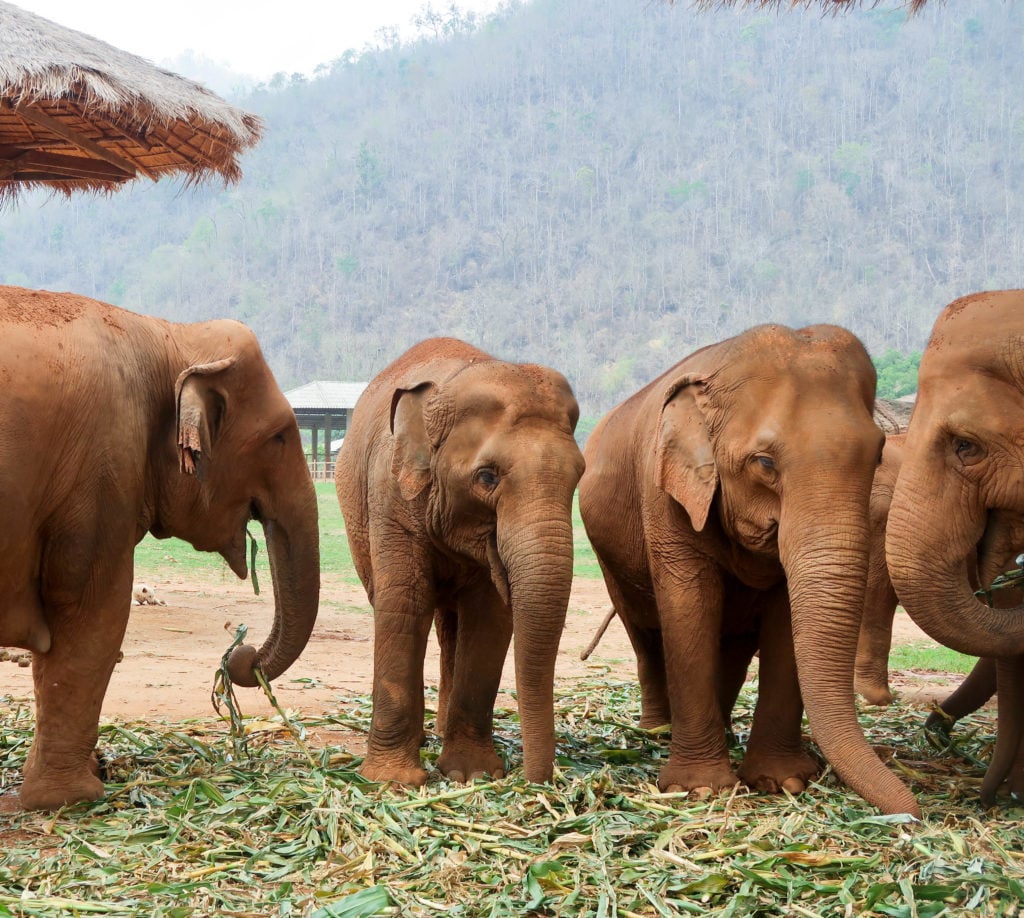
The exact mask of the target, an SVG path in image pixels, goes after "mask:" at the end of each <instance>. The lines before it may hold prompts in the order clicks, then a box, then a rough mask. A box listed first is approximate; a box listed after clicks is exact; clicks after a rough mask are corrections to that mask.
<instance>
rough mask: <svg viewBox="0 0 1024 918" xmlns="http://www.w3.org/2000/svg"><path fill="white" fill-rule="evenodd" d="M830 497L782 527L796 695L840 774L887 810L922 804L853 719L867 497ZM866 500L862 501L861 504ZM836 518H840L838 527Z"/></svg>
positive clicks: (803, 509)
mask: <svg viewBox="0 0 1024 918" xmlns="http://www.w3.org/2000/svg"><path fill="white" fill-rule="evenodd" d="M843 503H844V501H842V500H840V499H839V498H837V497H836V495H834V494H833V495H830V498H829V500H828V501H827V503H826V504H825V505H822V506H812V507H801V509H800V513H799V515H798V516H796V519H795V521H793V520H792V519H791V520H790V522H789V525H786V523H785V520H784V521H783V523H782V524H781V525H780V528H779V551H780V556H781V559H782V563H783V566H784V567H785V570H786V576H787V581H788V585H789V596H790V607H791V610H792V620H793V643H794V651H795V654H796V662H797V672H798V676H799V680H800V692H801V694H802V696H803V700H804V704H805V706H806V709H807V718H808V720H809V721H810V725H811V731H812V733H813V735H814V739H815V741H816V742H817V744H818V747H819V748H820V749H821V751H822V753H823V754H824V756H825V758H826V759H828V761H829V762H830V763H831V765H832V767H833V768H835V770H836V772H837V773H838V774H839V776H840V777H841V778H842V779H843V780H844V781H845V782H846V783H847V784H848V785H849V786H850V787H851V788H853V790H855V791H856V792H857V793H858V794H860V795H861V796H862V797H863V798H864V799H865V800H867V801H868V802H869V803H872V804H874V805H875V806H877V807H878V808H879V809H880V810H882V812H884V813H909V814H911V815H913V816H917V817H920V815H921V809H920V807H919V805H918V803H917V800H916V799H915V798H914V795H913V794H912V793H911V791H910V789H909V788H908V787H906V786H905V785H904V784H903V783H902V782H901V781H900V780H899V779H898V778H897V777H896V776H895V775H894V774H893V773H892V772H891V771H889V769H888V768H886V767H885V765H884V764H883V763H882V761H881V760H880V759H879V758H878V756H877V755H876V753H875V752H874V750H873V749H872V748H871V747H870V746H869V745H868V742H867V740H866V739H865V737H864V733H863V731H862V730H861V727H860V724H859V723H858V722H857V709H856V705H855V702H854V691H853V674H854V658H855V654H856V649H857V638H858V634H859V631H860V622H861V616H862V610H863V604H864V590H865V582H866V578H867V568H868V520H867V506H866V502H862V501H861V500H860V499H859V497H858V496H857V495H851V496H850V497H849V498H847V499H846V500H845V504H846V506H845V508H844V507H843V506H842V504H843ZM861 503H863V504H864V505H863V506H860V504H861ZM836 520H845V521H846V523H845V524H844V525H842V526H837V525H836V524H835V521H836Z"/></svg>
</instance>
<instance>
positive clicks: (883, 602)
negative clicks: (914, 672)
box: [853, 434, 906, 705]
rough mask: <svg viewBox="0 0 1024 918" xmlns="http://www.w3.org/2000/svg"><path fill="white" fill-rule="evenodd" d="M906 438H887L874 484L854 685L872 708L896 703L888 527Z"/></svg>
mask: <svg viewBox="0 0 1024 918" xmlns="http://www.w3.org/2000/svg"><path fill="white" fill-rule="evenodd" d="M905 438H906V434H890V435H889V436H887V437H886V438H885V446H884V448H883V449H882V461H881V462H880V463H879V464H878V468H877V469H876V470H875V477H874V479H873V481H872V483H871V503H870V513H869V520H870V524H871V543H870V552H869V555H868V580H867V588H866V591H865V594H864V617H863V619H862V620H861V626H860V638H859V639H858V641H857V657H856V662H855V664H854V679H853V685H854V689H855V690H856V691H857V692H858V694H860V695H861V696H862V697H863V698H864V700H865V701H866V702H867V703H868V704H874V705H889V704H892V701H893V696H892V690H891V689H890V688H889V650H890V648H891V646H892V620H893V616H894V615H895V613H896V606H897V605H898V604H899V601H898V600H897V598H896V591H895V590H894V589H893V588H892V581H891V580H890V579H889V568H888V567H886V564H885V525H886V521H887V520H888V518H889V504H890V503H891V502H892V489H893V487H894V486H895V484H896V476H897V475H898V474H899V470H900V464H901V463H902V461H903V441H904V439H905Z"/></svg>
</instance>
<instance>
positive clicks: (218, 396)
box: [174, 357, 235, 478]
mask: <svg viewBox="0 0 1024 918" xmlns="http://www.w3.org/2000/svg"><path fill="white" fill-rule="evenodd" d="M234 363H235V358H234V357H225V358H224V359H223V360H217V361H215V362H213V363H201V364H195V365H194V366H191V367H189V368H188V369H187V370H183V371H182V372H181V374H180V375H179V376H178V380H177V382H176V383H175V384H174V402H175V406H176V409H175V410H176V423H177V428H178V467H179V468H180V469H181V471H182V472H184V473H185V474H186V475H198V477H200V478H201V477H202V475H201V474H200V465H199V461H200V457H201V456H203V455H205V456H206V457H207V458H209V457H210V456H212V455H213V445H214V442H215V441H216V439H217V434H218V432H219V431H220V427H221V423H222V422H223V420H224V411H225V408H226V406H227V402H226V400H225V398H224V395H223V393H222V392H221V391H220V389H219V388H218V387H217V386H216V380H217V377H218V376H219V374H221V373H223V372H224V371H225V370H227V369H229V368H230V367H232V366H233V365H234Z"/></svg>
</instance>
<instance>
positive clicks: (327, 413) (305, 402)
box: [284, 380, 368, 480]
mask: <svg viewBox="0 0 1024 918" xmlns="http://www.w3.org/2000/svg"><path fill="white" fill-rule="evenodd" d="M367 385H368V384H367V383H364V382H334V381H330V380H317V381H314V382H310V383H306V385H304V386H299V387H298V388H297V389H289V390H288V391H287V392H285V394H284V397H285V398H286V399H288V403H289V404H290V405H291V406H292V410H293V411H294V412H295V417H296V419H297V420H298V422H299V430H308V431H309V432H310V438H311V449H310V454H309V455H310V459H309V469H310V472H311V473H312V475H313V478H314V479H316V480H321V479H327V478H331V477H332V476H333V475H334V460H333V458H332V453H333V452H334V442H335V441H337V435H338V434H341V435H342V438H343V437H344V434H345V431H347V430H348V427H349V424H351V423H352V409H353V408H355V406H356V402H357V401H358V400H359V396H360V395H362V394H363V390H364V389H365V388H366V386H367ZM321 430H322V431H323V434H324V435H323V448H322V450H321V447H320V431H321ZM332 438H334V439H332ZM337 442H340V441H337Z"/></svg>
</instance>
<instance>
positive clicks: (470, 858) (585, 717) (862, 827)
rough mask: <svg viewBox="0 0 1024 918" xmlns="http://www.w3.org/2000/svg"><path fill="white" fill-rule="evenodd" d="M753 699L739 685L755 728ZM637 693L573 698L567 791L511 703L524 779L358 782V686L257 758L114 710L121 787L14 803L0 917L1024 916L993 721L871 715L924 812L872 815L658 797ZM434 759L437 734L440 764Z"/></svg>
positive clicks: (223, 740) (876, 735) (110, 729)
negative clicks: (52, 805)
mask: <svg viewBox="0 0 1024 918" xmlns="http://www.w3.org/2000/svg"><path fill="white" fill-rule="evenodd" d="M431 700H432V699H431V698H430V697H428V707H430V702H431ZM750 705H751V696H750V695H749V694H748V693H746V692H745V693H744V695H743V696H742V697H741V700H740V705H739V708H738V712H737V719H736V724H735V727H736V735H737V737H738V739H739V740H741V741H742V740H743V739H745V735H746V731H747V730H748V729H749V724H750V714H751V708H750ZM638 706H639V696H638V691H637V689H636V688H635V686H634V685H633V684H632V683H620V682H606V681H602V680H601V679H599V678H596V677H595V678H594V679H591V680H589V681H588V682H586V683H584V684H580V685H578V686H574V687H573V688H572V690H571V691H566V692H562V693H560V694H559V696H558V699H557V729H558V734H559V744H558V768H557V773H556V776H555V780H554V782H553V783H552V785H551V786H542V785H531V784H527V783H525V782H524V781H523V779H522V772H521V769H520V768H518V767H517V766H518V764H519V758H520V749H521V746H520V741H519V731H518V723H517V718H516V716H515V715H514V714H513V713H510V712H508V711H499V712H498V714H497V717H496V733H497V735H498V737H499V740H498V742H499V747H500V748H501V749H502V751H503V753H504V754H505V756H506V757H507V758H508V759H509V760H510V761H511V764H512V766H513V769H512V773H511V776H510V777H508V778H505V779H503V780H500V781H495V782H478V783H476V784H470V785H456V784H450V783H449V782H447V781H446V780H444V779H442V778H440V777H437V776H436V775H435V777H434V778H433V779H432V780H431V781H430V782H429V783H428V785H427V786H426V787H425V788H423V789H421V790H409V789H403V788H390V787H384V786H379V785H376V784H370V783H367V782H366V781H364V780H363V779H362V778H361V777H360V776H359V774H358V773H357V771H356V768H357V766H358V764H359V760H358V758H357V757H355V756H354V755H353V753H352V752H351V751H348V750H349V749H358V750H359V751H361V748H362V738H361V734H363V733H365V731H366V730H367V728H368V724H369V715H370V703H369V699H368V698H366V697H352V698H345V699H342V700H340V701H339V706H338V712H337V713H336V714H332V715H330V716H327V717H320V718H313V719H306V720H305V723H304V725H303V726H304V728H305V731H306V739H305V741H298V740H296V739H295V738H294V737H293V736H292V734H291V733H290V732H289V731H288V730H287V729H286V728H285V726H284V725H283V724H282V723H281V722H280V721H279V720H276V719H275V720H250V721H248V722H247V752H246V753H243V754H242V755H241V757H239V755H238V754H237V753H236V752H235V751H234V750H233V747H232V744H231V742H230V740H229V737H228V735H227V732H226V730H225V727H224V724H223V722H220V721H217V720H215V719H209V720H196V721H189V722H186V723H181V724H169V723H165V724H155V725H143V724H107V725H105V726H103V727H102V729H101V735H100V748H101V751H102V753H103V758H104V767H105V771H106V780H107V787H108V795H107V797H106V799H104V800H102V801H99V802H97V803H94V804H83V805H79V806H76V807H72V808H68V809H66V810H64V811H61V812H59V813H57V814H39V813H32V814H15V815H5V816H2V817H0V819H2V822H0V832H2V833H3V838H4V844H3V847H2V849H0V915H18V916H22V915H57V914H60V915H65V914H66V915H71V914H76V915H85V914H103V915H134V914H141V913H144V914H147V915H153V916H166V918H171V916H173V918H185V916H193V915H212V914H217V915H235V916H243V915H244V916H249V915H252V916H257V915H258V916H267V915H283V916H287V915H312V916H314V918H331V916H346V918H355V916H364V915H375V914H396V915H397V914H400V915H435V914H438V913H439V912H441V911H444V912H445V913H446V914H451V915H488V916H504V915H509V916H511V915H517V916H518V915H529V914H533V915H548V914H551V915H602V916H613V915H621V916H632V915H645V916H647V915H651V916H660V915H678V914H690V913H692V914H702V913H716V914H723V915H750V914H761V915H769V914H787V915H808V916H811V915H815V916H816V915H850V914H857V915H865V914H867V915H906V916H912V915H917V916H935V915H939V914H958V913H961V914H965V913H968V912H969V913H972V914H1007V915H1009V914H1016V913H1017V910H1018V908H1019V904H1020V900H1021V899H1022V897H1024V859H1022V858H1021V855H1020V820H1021V817H1022V816H1024V813H1022V811H1021V809H1019V808H1004V809H1000V810H997V811H993V812H991V813H985V812H982V811H981V810H980V809H979V806H978V803H977V794H978V786H979V782H980V778H981V774H982V768H981V767H980V766H979V765H978V764H976V762H980V761H987V760H988V758H989V756H990V754H991V746H992V740H993V731H994V720H993V715H992V714H991V713H990V712H983V713H981V714H977V715H974V716H973V717H971V718H969V719H968V720H967V721H965V722H963V723H962V724H961V725H960V726H959V727H958V729H957V731H956V734H955V739H956V746H955V747H954V748H952V749H950V748H947V749H946V750H945V751H939V750H937V749H936V748H935V747H934V746H933V745H931V744H929V743H928V742H927V740H926V739H925V738H924V736H923V734H922V732H921V729H920V728H921V723H922V721H923V715H922V712H921V711H920V710H912V709H906V708H900V707H896V708H895V709H893V710H891V711H885V712H879V711H875V710H872V711H871V712H870V713H867V714H865V715H864V717H863V723H864V725H865V727H866V729H867V731H868V734H869V737H870V739H871V741H872V742H873V743H874V744H875V745H876V748H878V749H880V750H881V751H882V753H883V755H884V756H885V757H886V758H887V759H889V758H890V757H891V761H890V765H891V767H892V768H894V769H895V770H896V771H897V772H898V773H900V774H901V775H902V776H903V777H904V779H905V780H907V781H909V782H910V783H911V785H912V786H913V788H914V790H915V792H916V793H917V794H918V795H919V798H920V799H921V802H922V804H923V806H924V810H925V814H926V816H925V819H924V821H923V822H922V823H920V824H914V823H912V822H908V821H906V820H905V819H904V818H902V817H891V816H880V815H879V814H878V813H877V811H875V810H874V809H873V808H872V807H870V806H868V805H867V804H866V803H864V801H863V800H861V799H860V798H859V797H857V796H856V795H854V794H853V793H852V792H850V791H849V790H847V789H846V788H845V787H843V786H841V785H839V784H838V783H837V782H836V780H835V779H834V778H833V777H832V776H831V774H830V773H829V772H826V773H825V774H824V776H823V777H822V778H821V780H820V782H819V783H817V784H816V785H814V786H813V788H812V790H811V792H810V793H807V794H802V795H800V796H799V797H798V798H793V797H786V796H782V797H771V796H763V795H752V794H747V793H746V792H737V793H734V794H723V795H721V796H716V797H713V798H711V799H709V800H706V801H698V800H691V799H688V798H686V797H685V796H681V795H669V794H660V793H658V792H657V789H656V786H655V780H656V774H657V769H658V767H659V766H660V764H661V763H662V760H663V759H664V756H665V755H666V754H667V750H666V747H665V744H664V743H665V740H664V737H659V736H656V735H651V734H648V733H645V732H643V731H640V730H639V729H637V728H636V727H635V726H634V725H635V724H636V722H637V714H638ZM293 719H297V720H301V718H297V717H296V716H295V715H293ZM3 721H4V723H3V747H2V757H0V768H2V774H3V778H4V782H5V784H6V785H10V784H11V783H13V782H16V780H17V773H18V771H19V770H20V768H21V766H22V764H23V760H24V756H25V753H26V751H27V749H28V744H29V741H30V738H31V730H32V718H31V714H30V711H29V709H28V708H27V707H25V706H18V705H13V706H12V705H6V706H5V707H4V713H3ZM339 741H340V742H341V743H342V744H343V745H336V744H337V743H338V742H339ZM345 747H347V748H345ZM438 752H439V742H438V740H437V739H436V738H435V737H433V736H432V735H431V736H430V737H429V741H428V743H427V745H426V747H425V748H424V751H423V755H424V758H425V760H426V761H427V762H429V763H432V762H433V761H434V760H435V758H436V756H437V754H438ZM964 756H966V758H965V757H964Z"/></svg>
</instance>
